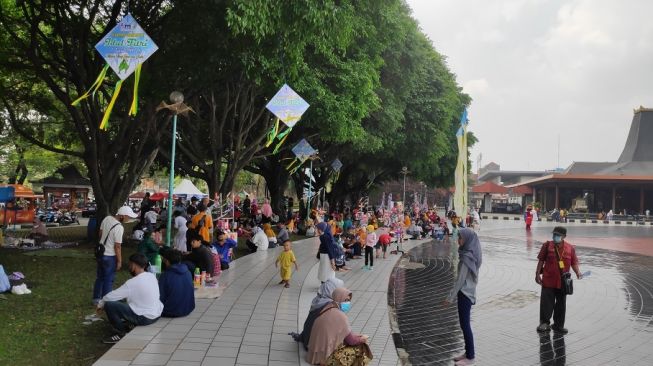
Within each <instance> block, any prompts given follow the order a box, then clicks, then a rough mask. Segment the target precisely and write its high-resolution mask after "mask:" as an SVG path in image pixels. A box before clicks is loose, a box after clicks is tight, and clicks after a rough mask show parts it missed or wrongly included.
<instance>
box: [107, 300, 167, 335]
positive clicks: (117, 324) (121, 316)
mask: <svg viewBox="0 0 653 366" xmlns="http://www.w3.org/2000/svg"><path fill="white" fill-rule="evenodd" d="M104 312H105V313H107V319H109V323H111V325H112V326H113V327H114V328H115V329H116V330H117V331H118V333H120V334H121V335H122V334H125V333H126V331H127V328H126V327H125V323H124V322H129V323H131V324H133V325H149V324H152V323H154V322H155V321H157V320H158V319H159V318H156V319H149V318H147V317H144V316H143V315H136V313H134V311H133V310H132V308H130V307H129V305H128V304H127V303H126V302H122V301H107V302H105V303H104Z"/></svg>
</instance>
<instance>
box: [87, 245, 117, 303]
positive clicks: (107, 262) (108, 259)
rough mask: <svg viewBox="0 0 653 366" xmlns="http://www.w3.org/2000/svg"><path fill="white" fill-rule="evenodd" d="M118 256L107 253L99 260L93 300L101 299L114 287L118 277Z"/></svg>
mask: <svg viewBox="0 0 653 366" xmlns="http://www.w3.org/2000/svg"><path fill="white" fill-rule="evenodd" d="M116 264H117V263H116V257H115V256H108V255H105V256H103V257H102V259H100V260H98V261H97V274H96V277H95V286H93V300H100V299H101V298H103V297H104V295H106V294H108V293H109V292H111V290H112V289H113V279H114V278H115V277H116Z"/></svg>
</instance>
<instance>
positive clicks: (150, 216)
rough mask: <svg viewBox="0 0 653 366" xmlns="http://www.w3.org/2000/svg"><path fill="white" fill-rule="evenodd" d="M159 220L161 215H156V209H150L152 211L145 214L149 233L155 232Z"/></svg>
mask: <svg viewBox="0 0 653 366" xmlns="http://www.w3.org/2000/svg"><path fill="white" fill-rule="evenodd" d="M158 218H159V214H157V213H156V207H152V208H150V210H149V211H147V212H146V213H145V225H146V226H147V231H148V232H150V233H152V232H154V228H155V227H156V220H158Z"/></svg>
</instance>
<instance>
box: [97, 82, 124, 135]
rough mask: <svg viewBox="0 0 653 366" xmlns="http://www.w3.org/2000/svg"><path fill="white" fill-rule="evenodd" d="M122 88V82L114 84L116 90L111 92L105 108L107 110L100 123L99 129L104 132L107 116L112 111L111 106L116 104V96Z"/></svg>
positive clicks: (107, 123) (107, 120)
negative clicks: (109, 100)
mask: <svg viewBox="0 0 653 366" xmlns="http://www.w3.org/2000/svg"><path fill="white" fill-rule="evenodd" d="M121 87H122V80H118V82H117V83H116V88H115V89H114V90H113V95H112V96H111V102H109V105H108V106H107V110H106V111H105V112H104V117H102V122H101V123H100V129H101V130H106V129H107V126H108V125H109V116H110V115H111V110H113V105H114V104H116V99H118V94H120V88H121Z"/></svg>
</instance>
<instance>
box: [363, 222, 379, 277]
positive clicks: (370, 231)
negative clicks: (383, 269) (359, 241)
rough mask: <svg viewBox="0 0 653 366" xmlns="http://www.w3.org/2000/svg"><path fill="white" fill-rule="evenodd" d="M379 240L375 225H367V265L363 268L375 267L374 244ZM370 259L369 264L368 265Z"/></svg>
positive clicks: (371, 268)
mask: <svg viewBox="0 0 653 366" xmlns="http://www.w3.org/2000/svg"><path fill="white" fill-rule="evenodd" d="M377 241H378V237H377V236H376V233H375V232H374V226H372V225H367V237H366V238H365V266H364V267H363V269H369V270H373V269H374V246H375V245H376V242H377ZM368 259H369V266H368V265H367V263H368Z"/></svg>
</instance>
